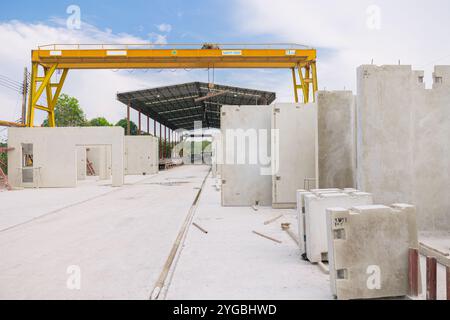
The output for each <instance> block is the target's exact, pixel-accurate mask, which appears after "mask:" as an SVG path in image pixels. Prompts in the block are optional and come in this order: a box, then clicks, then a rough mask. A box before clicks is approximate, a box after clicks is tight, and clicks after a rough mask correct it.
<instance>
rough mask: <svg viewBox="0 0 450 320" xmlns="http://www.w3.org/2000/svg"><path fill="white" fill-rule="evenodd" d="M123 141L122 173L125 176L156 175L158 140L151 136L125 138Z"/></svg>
mask: <svg viewBox="0 0 450 320" xmlns="http://www.w3.org/2000/svg"><path fill="white" fill-rule="evenodd" d="M124 141H125V147H124V151H125V155H124V171H125V174H126V175H142V174H143V175H146V174H156V173H158V171H159V145H158V138H156V137H152V136H125V140H124Z"/></svg>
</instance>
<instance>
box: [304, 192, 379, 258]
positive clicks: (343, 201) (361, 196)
mask: <svg viewBox="0 0 450 320" xmlns="http://www.w3.org/2000/svg"><path fill="white" fill-rule="evenodd" d="M304 202H305V236H306V256H307V257H308V260H309V261H310V262H313V263H317V262H321V261H328V240H327V217H326V212H327V208H335V207H340V208H346V209H349V208H351V207H354V206H362V205H370V204H372V203H373V200H372V195H371V194H370V193H364V192H357V193H352V194H346V193H323V194H320V193H319V194H306V195H305V196H304Z"/></svg>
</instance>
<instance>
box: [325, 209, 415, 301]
mask: <svg viewBox="0 0 450 320" xmlns="http://www.w3.org/2000/svg"><path fill="white" fill-rule="evenodd" d="M327 235H328V248H329V252H328V258H329V268H330V283H331V291H332V292H333V293H334V294H335V295H336V296H337V298H338V299H367V298H386V297H399V296H405V295H407V294H408V291H409V283H408V264H409V263H408V250H409V248H418V246H419V244H418V236H417V224H416V211H415V208H414V206H411V205H405V204H395V205H392V206H391V207H387V206H383V205H368V206H356V207H353V208H351V209H350V210H348V209H344V208H338V207H336V208H329V209H327Z"/></svg>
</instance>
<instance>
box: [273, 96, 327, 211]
mask: <svg viewBox="0 0 450 320" xmlns="http://www.w3.org/2000/svg"><path fill="white" fill-rule="evenodd" d="M272 129H273V130H277V131H278V133H279V138H278V139H274V142H273V145H272V155H273V157H272V172H273V176H272V206H273V207H274V208H295V207H296V191H297V190H298V189H302V188H303V189H310V188H311V187H313V188H314V187H315V188H317V187H318V183H317V179H318V141H317V138H318V135H317V105H316V104H301V103H299V104H291V103H283V104H280V103H277V104H275V105H274V106H273V114H272ZM307 179H312V180H309V181H312V182H311V183H310V182H308V180H307ZM305 183H306V185H305Z"/></svg>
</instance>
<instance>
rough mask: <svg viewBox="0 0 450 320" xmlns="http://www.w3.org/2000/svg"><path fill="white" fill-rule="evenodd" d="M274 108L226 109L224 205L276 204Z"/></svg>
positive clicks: (223, 117) (223, 123)
mask: <svg viewBox="0 0 450 320" xmlns="http://www.w3.org/2000/svg"><path fill="white" fill-rule="evenodd" d="M271 114H272V108H271V107H270V106H222V109H221V131H222V142H223V164H222V165H221V175H222V188H221V192H222V205H223V206H252V205H255V204H258V205H261V206H270V205H272V176H271V163H270V161H271V160H270V155H271V130H270V128H271Z"/></svg>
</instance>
